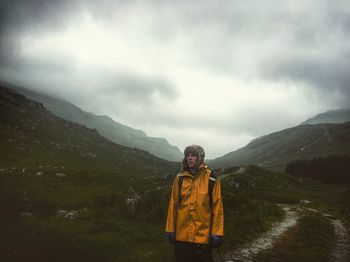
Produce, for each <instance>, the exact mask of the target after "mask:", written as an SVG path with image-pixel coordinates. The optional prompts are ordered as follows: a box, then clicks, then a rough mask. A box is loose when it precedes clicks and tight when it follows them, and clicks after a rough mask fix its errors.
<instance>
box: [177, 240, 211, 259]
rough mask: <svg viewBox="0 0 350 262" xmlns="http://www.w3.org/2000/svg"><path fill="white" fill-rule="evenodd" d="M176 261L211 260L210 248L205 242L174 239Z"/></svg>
mask: <svg viewBox="0 0 350 262" xmlns="http://www.w3.org/2000/svg"><path fill="white" fill-rule="evenodd" d="M175 261H176V262H213V261H214V260H213V256H212V254H211V248H210V247H209V245H206V244H196V243H189V242H180V241H176V243H175Z"/></svg>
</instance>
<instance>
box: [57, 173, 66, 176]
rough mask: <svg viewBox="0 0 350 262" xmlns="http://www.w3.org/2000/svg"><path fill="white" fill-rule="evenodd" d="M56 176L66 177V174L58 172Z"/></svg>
mask: <svg viewBox="0 0 350 262" xmlns="http://www.w3.org/2000/svg"><path fill="white" fill-rule="evenodd" d="M55 176H58V177H65V176H66V175H65V174H63V173H56V174H55Z"/></svg>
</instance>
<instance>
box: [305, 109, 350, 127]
mask: <svg viewBox="0 0 350 262" xmlns="http://www.w3.org/2000/svg"><path fill="white" fill-rule="evenodd" d="M348 121H350V109H338V110H331V111H327V112H324V113H321V114H318V115H316V116H314V117H312V118H309V119H307V120H306V121H304V122H302V123H301V125H305V124H340V123H345V122H348Z"/></svg>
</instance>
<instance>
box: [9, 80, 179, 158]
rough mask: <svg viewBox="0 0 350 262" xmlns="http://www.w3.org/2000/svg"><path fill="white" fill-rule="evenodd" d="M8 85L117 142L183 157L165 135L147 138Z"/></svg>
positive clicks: (66, 104)
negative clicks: (163, 136)
mask: <svg viewBox="0 0 350 262" xmlns="http://www.w3.org/2000/svg"><path fill="white" fill-rule="evenodd" d="M11 88H13V89H15V90H16V91H17V92H19V93H21V94H23V95H25V96H26V97H28V98H30V99H32V100H35V101H38V102H40V103H42V104H43V105H44V106H45V107H46V108H47V109H48V110H49V111H51V112H52V113H53V114H55V115H56V116H59V117H61V118H63V119H66V120H68V121H71V122H75V123H79V124H82V125H85V126H87V127H89V128H94V129H96V130H97V131H98V132H99V133H100V134H101V135H102V136H104V137H106V138H108V139H109V140H111V141H113V142H115V143H117V144H120V145H124V146H128V147H132V148H138V149H142V150H146V151H148V152H150V153H151V154H153V155H155V156H158V157H160V158H163V159H166V160H169V161H177V162H178V161H180V160H181V159H182V153H181V151H180V150H179V148H177V147H176V146H173V145H171V144H169V142H168V141H167V140H166V139H165V138H160V137H149V136H147V135H146V134H145V133H144V132H143V131H141V130H136V129H133V128H131V127H128V126H125V125H122V124H120V123H118V122H116V121H114V120H113V119H112V118H110V117H109V116H105V115H102V116H99V115H94V114H92V113H89V112H86V111H84V110H82V109H80V108H79V107H77V106H75V105H73V104H71V103H69V102H67V101H64V100H62V99H59V98H53V97H50V96H47V95H45V94H39V93H37V92H34V91H31V90H28V89H24V88H19V87H12V86H11Z"/></svg>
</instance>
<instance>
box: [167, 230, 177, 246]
mask: <svg viewBox="0 0 350 262" xmlns="http://www.w3.org/2000/svg"><path fill="white" fill-rule="evenodd" d="M165 236H166V238H167V239H168V240H169V242H170V244H172V245H174V244H175V234H174V232H165Z"/></svg>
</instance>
